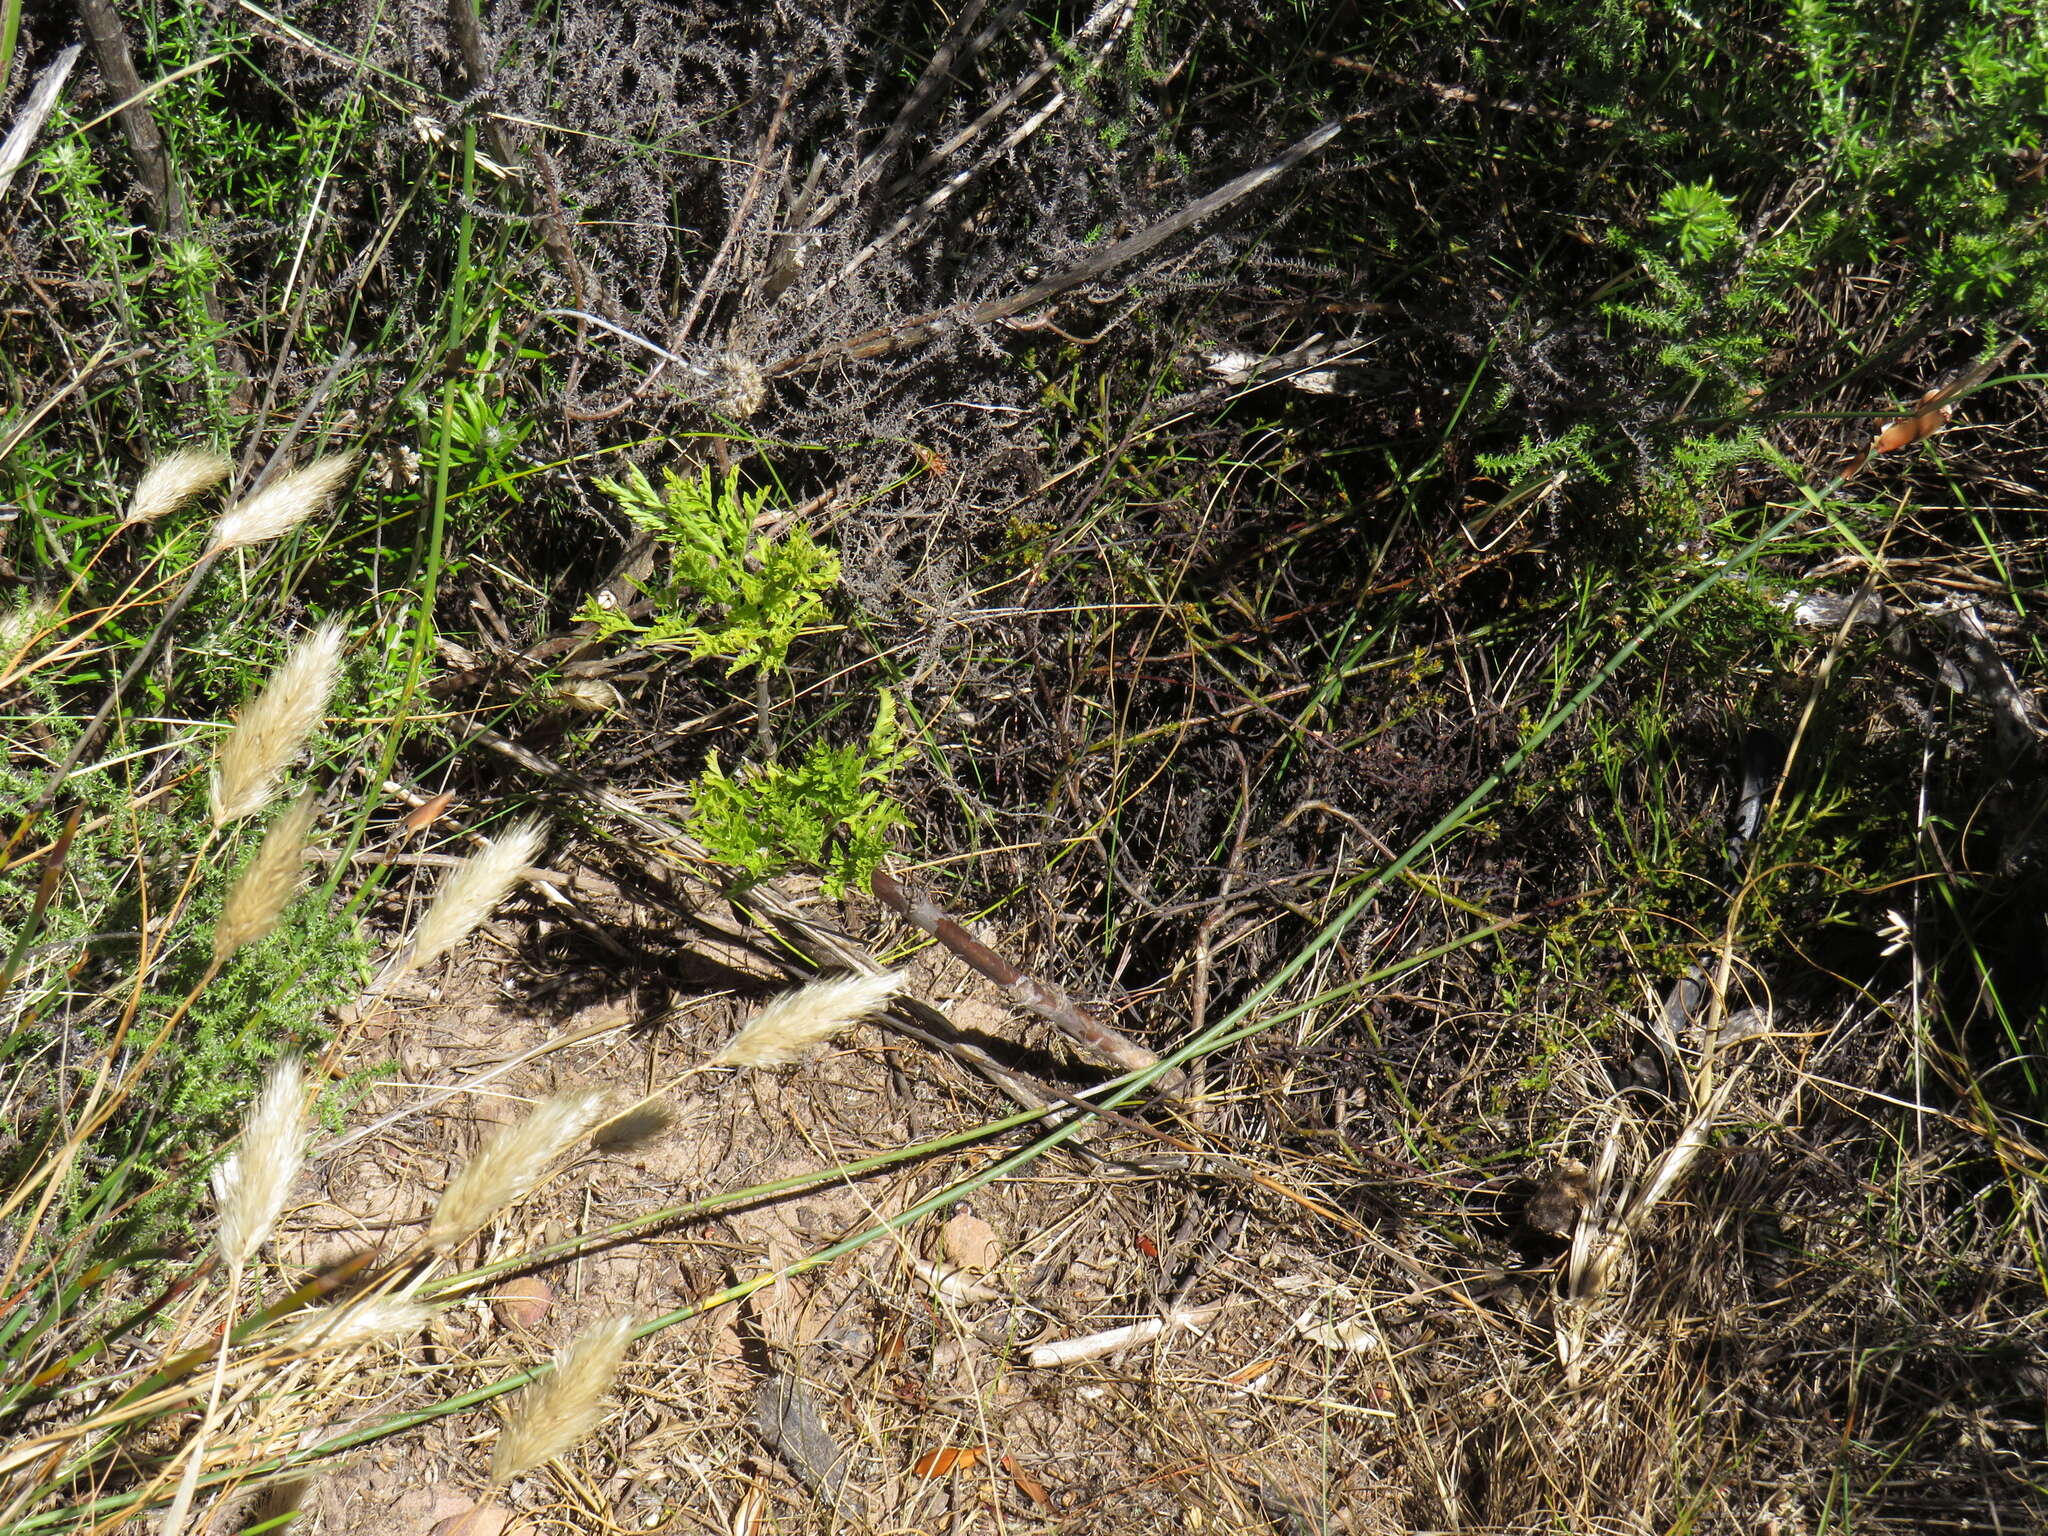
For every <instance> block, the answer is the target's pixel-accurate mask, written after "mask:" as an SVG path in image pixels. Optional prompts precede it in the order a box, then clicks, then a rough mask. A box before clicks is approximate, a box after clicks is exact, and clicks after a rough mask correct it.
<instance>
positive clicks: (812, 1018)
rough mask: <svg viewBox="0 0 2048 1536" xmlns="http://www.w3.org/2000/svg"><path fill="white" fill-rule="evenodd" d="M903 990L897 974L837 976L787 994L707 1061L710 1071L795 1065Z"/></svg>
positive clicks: (886, 1003)
mask: <svg viewBox="0 0 2048 1536" xmlns="http://www.w3.org/2000/svg"><path fill="white" fill-rule="evenodd" d="M902 985H903V973H902V972H901V971H884V972H882V973H881V974H880V975H875V976H868V975H857V976H838V977H834V978H833V979H832V980H830V981H814V982H811V983H809V984H808V985H806V986H802V987H799V988H797V989H796V991H794V992H785V993H783V994H782V996H780V997H778V998H776V999H775V1000H774V1001H773V1002H771V1003H769V1004H768V1005H767V1006H766V1007H765V1008H763V1009H762V1010H761V1011H760V1012H759V1013H757V1014H755V1015H754V1016H753V1018H751V1019H749V1020H748V1021H747V1027H746V1028H745V1029H743V1030H741V1031H740V1032H739V1033H738V1034H737V1035H734V1036H733V1037H732V1039H731V1040H729V1041H728V1042H726V1047H725V1049H724V1050H722V1051H720V1052H719V1053H718V1054H717V1055H716V1056H714V1057H712V1058H711V1061H712V1064H713V1065H714V1066H727V1067H780V1066H787V1065H788V1064H789V1063H790V1062H793V1061H799V1060H801V1059H802V1058H803V1055H804V1053H805V1052H806V1051H808V1050H810V1048H811V1047H812V1046H814V1045H817V1044H819V1043H820V1042H822V1041H825V1040H830V1039H831V1038H832V1037H833V1036H834V1035H836V1034H838V1033H839V1032H840V1031H841V1030H844V1029H850V1028H852V1027H853V1026H854V1025H855V1024H858V1023H859V1022H860V1021H861V1020H862V1019H865V1018H867V1017H868V1016H869V1015H870V1014H874V1013H879V1012H880V1011H881V1010H882V1009H883V1008H885V1007H887V1006H888V1002H889V999H890V998H891V997H893V996H895V995H896V992H897V991H898V989H900V988H901V987H902Z"/></svg>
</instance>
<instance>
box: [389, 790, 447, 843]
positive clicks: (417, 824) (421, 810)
mask: <svg viewBox="0 0 2048 1536" xmlns="http://www.w3.org/2000/svg"><path fill="white" fill-rule="evenodd" d="M454 803H455V791H454V790H452V789H444V790H442V791H441V793H439V794H438V795H436V796H434V797H433V799H431V800H422V801H421V802H420V803H419V804H418V805H416V806H414V807H413V808H412V809H411V810H410V811H408V812H406V816H405V821H404V822H403V823H402V825H403V826H404V828H405V830H406V831H408V832H417V831H419V830H420V829H421V828H423V827H431V826H432V825H433V824H434V823H435V822H436V821H439V820H440V819H441V813H442V812H443V811H445V810H447V809H448V807H449V806H451V805H453V804H454Z"/></svg>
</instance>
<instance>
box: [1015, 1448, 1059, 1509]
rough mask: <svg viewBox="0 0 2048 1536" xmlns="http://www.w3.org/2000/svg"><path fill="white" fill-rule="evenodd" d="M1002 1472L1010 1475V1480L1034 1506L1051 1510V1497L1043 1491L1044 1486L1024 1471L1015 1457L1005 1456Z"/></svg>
mask: <svg viewBox="0 0 2048 1536" xmlns="http://www.w3.org/2000/svg"><path fill="white" fill-rule="evenodd" d="M1003 1470H1004V1471H1005V1472H1007V1473H1009V1474H1010V1480H1011V1481H1012V1482H1014V1483H1015V1484H1016V1485H1017V1487H1018V1489H1019V1491H1020V1492H1022V1493H1023V1495H1024V1497H1025V1498H1027V1499H1029V1500H1030V1501H1031V1502H1032V1503H1034V1504H1036V1505H1037V1506H1038V1507H1039V1508H1040V1509H1051V1508H1052V1495H1050V1494H1049V1493H1047V1492H1046V1491H1045V1484H1043V1483H1041V1482H1040V1481H1039V1480H1038V1479H1037V1478H1035V1477H1033V1476H1032V1475H1031V1474H1030V1473H1029V1472H1027V1471H1025V1470H1024V1468H1023V1466H1022V1465H1021V1464H1020V1463H1019V1462H1018V1460H1017V1458H1016V1457H1014V1456H1005V1457H1004V1458H1003Z"/></svg>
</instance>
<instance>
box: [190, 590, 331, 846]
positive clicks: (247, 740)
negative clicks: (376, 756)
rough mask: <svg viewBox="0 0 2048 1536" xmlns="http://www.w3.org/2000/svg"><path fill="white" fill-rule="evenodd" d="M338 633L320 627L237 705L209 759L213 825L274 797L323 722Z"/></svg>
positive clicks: (253, 811) (253, 809)
mask: <svg viewBox="0 0 2048 1536" xmlns="http://www.w3.org/2000/svg"><path fill="white" fill-rule="evenodd" d="M341 645H342V629H341V626H340V625H339V624H323V625H321V626H320V627H319V628H318V629H316V630H314V631H313V633H312V634H310V635H308V636H307V637H306V638H305V639H303V640H301V641H300V642H299V643H298V644H297V645H296V646H294V647H293V648H292V653H291V655H289V656H287V657H285V659H284V661H283V662H282V663H281V664H279V666H278V669H277V670H276V671H275V672H273V673H271V674H270V681H269V682H268V683H266V684H264V687H263V691H262V692H261V693H259V694H257V695H256V697H255V698H253V699H251V700H250V701H249V702H248V703H247V704H245V705H243V706H242V713H241V714H240V716H239V717H237V719H236V720H235V725H234V729H233V730H231V731H229V732H228V737H227V740H226V741H224V742H222V743H221V748H220V755H219V757H217V758H216V759H215V760H214V765H213V783H212V802H213V824H214V825H215V826H216V827H220V826H225V825H227V823H229V822H231V821H240V820H241V819H242V818H243V817H244V816H254V815H255V814H256V813H257V812H258V811H260V810H262V809H263V807H265V806H266V805H268V804H270V802H271V799H272V797H274V796H275V795H276V793H277V781H278V776H279V775H280V774H282V773H283V772H284V770H285V768H286V767H287V766H288V765H289V764H290V763H291V760H292V759H293V758H295V757H297V756H298V755H299V751H300V749H301V748H303V747H304V746H305V744H306V738H307V737H308V736H311V735H312V734H313V728H314V727H315V726H317V725H319V724H320V722H321V721H322V720H324V719H326V717H327V698H328V695H329V694H331V693H333V692H334V679H335V674H336V673H338V672H339V671H340V670H341Z"/></svg>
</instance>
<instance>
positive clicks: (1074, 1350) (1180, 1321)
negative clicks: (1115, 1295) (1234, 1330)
mask: <svg viewBox="0 0 2048 1536" xmlns="http://www.w3.org/2000/svg"><path fill="white" fill-rule="evenodd" d="M1220 1310H1221V1308H1218V1307H1195V1308H1192V1309H1185V1310H1181V1311H1176V1312H1169V1313H1167V1314H1166V1316H1164V1317H1148V1318H1146V1319H1145V1320H1144V1321H1142V1322H1137V1323H1129V1324H1126V1325H1125V1326H1124V1327H1122V1328H1111V1329H1108V1330H1106V1331H1105V1332H1102V1333H1091V1334H1086V1335H1084V1336H1083V1337H1081V1338H1078V1339H1055V1340H1053V1342H1052V1343H1050V1344H1038V1345H1034V1346H1033V1347H1032V1350H1031V1352H1030V1354H1028V1355H1026V1356H1025V1357H1024V1358H1025V1360H1026V1362H1027V1363H1028V1364H1029V1365H1030V1366H1031V1368H1032V1369H1033V1370H1044V1369H1045V1368H1046V1367H1048V1366H1054V1365H1072V1364H1073V1363H1074V1362H1075V1361H1077V1360H1093V1359H1095V1358H1096V1357H1097V1356H1098V1355H1113V1354H1115V1353H1116V1352H1117V1351H1118V1350H1120V1349H1128V1348H1130V1346H1131V1345H1133V1344H1149V1343H1151V1342H1152V1341H1153V1340H1154V1339H1156V1338H1158V1337H1159V1336H1160V1335H1161V1334H1162V1333H1164V1332H1166V1330H1167V1329H1169V1328H1194V1327H1198V1326H1200V1325H1201V1324H1203V1323H1206V1322H1207V1321H1208V1320H1209V1319H1210V1318H1212V1317H1214V1316H1215V1315H1216V1314H1217V1312H1218V1311H1220Z"/></svg>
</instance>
